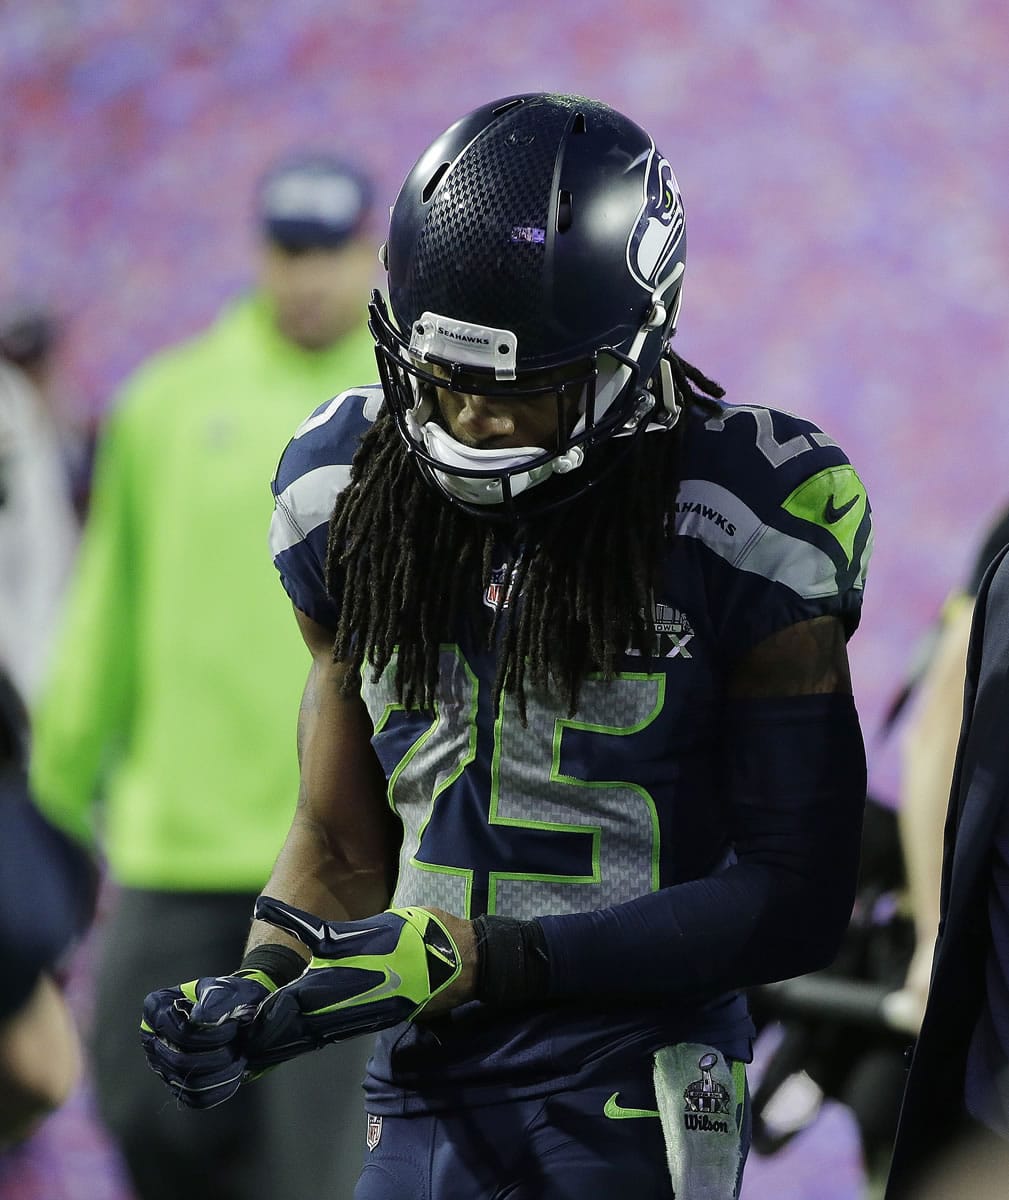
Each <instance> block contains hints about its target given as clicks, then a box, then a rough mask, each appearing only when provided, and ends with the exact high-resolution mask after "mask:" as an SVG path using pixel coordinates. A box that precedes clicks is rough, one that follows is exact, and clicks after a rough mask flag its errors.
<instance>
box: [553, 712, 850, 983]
mask: <svg viewBox="0 0 1009 1200" xmlns="http://www.w3.org/2000/svg"><path fill="white" fill-rule="evenodd" d="M726 728H727V729H729V730H731V731H732V738H731V749H730V754H731V764H732V765H731V780H730V788H731V797H730V805H731V811H732V814H733V815H732V822H733V828H732V830H731V837H732V840H733V843H734V845H735V851H736V859H737V861H736V862H735V863H733V864H732V865H731V866H729V867H727V868H726V869H725V870H723V871H722V872H720V873H719V874H717V875H712V876H709V877H707V878H704V879H696V880H692V881H690V882H686V883H681V884H676V885H674V886H672V887H667V888H663V889H662V890H660V891H657V892H653V893H651V894H649V895H647V896H642V897H641V898H639V899H637V900H631V901H628V902H627V903H624V904H619V905H615V906H613V907H612V908H604V909H599V910H597V911H595V912H588V913H575V914H572V915H566V916H553V917H551V916H547V917H541V918H539V922H538V923H539V925H540V926H541V928H542V931H543V934H544V937H545V941H546V950H547V958H548V960H549V984H548V993H547V994H548V995H549V996H550V997H551V998H558V999H559V998H574V997H579V998H592V997H599V998H603V997H618V996H635V995H652V996H654V995H656V994H663V995H667V996H684V997H686V996H694V995H698V996H710V995H717V994H719V993H721V992H725V991H731V990H736V989H740V988H744V987H750V986H753V985H756V984H761V983H767V982H771V981H773V980H778V979H785V978H789V977H791V976H794V975H800V974H804V973H805V972H807V971H813V970H818V969H820V968H822V967H824V966H826V965H827V964H828V963H830V962H831V960H832V959H833V957H834V955H835V954H836V953H837V949H838V947H839V945H840V941H841V937H842V935H843V934H844V931H845V928H846V926H847V924H848V921H849V918H850V916H851V906H852V902H853V899H854V891H855V879H856V874H857V870H858V857H859V845H860V838H861V828H862V812H863V809H864V804H865V788H866V769H865V751H864V747H863V743H862V735H861V731H860V729H859V724H858V717H857V714H856V712H855V705H854V702H853V700H852V698H851V697H850V696H844V695H825V696H798V697H794V698H792V697H789V698H780V699H779V698H770V699H760V700H739V701H734V702H732V703H731V705H730V711H729V712H728V713H727V718H726Z"/></svg>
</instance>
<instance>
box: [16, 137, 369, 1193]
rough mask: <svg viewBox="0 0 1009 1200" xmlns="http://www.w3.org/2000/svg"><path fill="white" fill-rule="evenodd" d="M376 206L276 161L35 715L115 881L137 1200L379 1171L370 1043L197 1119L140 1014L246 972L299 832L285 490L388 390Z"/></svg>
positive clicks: (91, 562) (67, 823) (109, 427)
mask: <svg viewBox="0 0 1009 1200" xmlns="http://www.w3.org/2000/svg"><path fill="white" fill-rule="evenodd" d="M370 208H371V187H370V184H369V182H368V180H367V179H366V178H365V177H364V176H363V175H362V174H361V172H360V171H359V170H358V169H357V168H356V167H353V166H351V165H349V164H347V163H344V162H341V161H338V160H335V159H331V158H329V157H322V156H318V155H307V156H305V155H302V156H295V157H291V158H285V159H284V160H281V161H280V162H279V163H277V164H275V165H274V167H273V168H271V169H270V170H268V171H267V173H266V175H265V176H264V178H263V180H262V182H261V185H260V188H259V192H258V201H257V215H258V221H259V225H260V229H261V232H262V235H263V236H262V238H261V253H260V258H259V276H258V286H257V288H256V289H255V290H254V291H253V292H252V293H251V294H249V295H246V296H243V297H241V298H239V299H237V300H236V301H234V302H232V303H230V304H229V305H228V306H227V307H225V308H224V310H223V311H222V312H221V313H220V315H219V316H218V317H217V319H216V320H215V321H214V323H213V324H212V325H211V326H210V327H209V328H208V329H207V330H206V331H205V332H203V333H201V334H200V335H199V336H197V337H195V338H194V339H192V340H190V341H188V342H186V343H184V344H183V345H180V346H178V347H176V348H173V349H170V350H168V351H167V352H163V353H160V354H158V355H156V356H155V357H154V358H153V359H151V360H150V361H149V362H147V363H146V364H145V365H143V366H142V367H141V368H140V369H139V370H138V371H137V372H136V374H135V375H134V376H133V377H132V379H130V380H129V381H128V383H127V384H126V386H125V388H124V390H123V392H122V395H121V396H120V397H119V399H118V402H117V403H116V404H115V405H114V406H113V407H112V409H111V411H110V414H109V416H108V418H107V421H106V423H105V426H104V428H103V431H102V436H101V438H100V443H99V447H98V452H97V456H96V464H95V474H94V480H93V491H92V498H91V508H90V513H89V517H88V521H87V524H86V527H85V530H84V534H83V540H82V545H81V549H80V556H79V563H78V567H77V571H76V575H75V578H74V580H73V581H72V584H71V589H70V595H69V599H68V602H67V606H66V610H65V614H64V620H63V625H62V629H61V633H60V637H59V640H58V644H57V646H56V650H55V653H54V655H53V661H54V666H53V668H52V670H51V672H50V675H49V678H48V681H47V685H46V687H45V689H44V692H43V696H42V698H41V700H40V702H39V704H38V706H37V709H36V712H35V714H34V718H35V741H34V748H33V762H32V782H33V785H34V789H35V792H36V795H37V798H38V803H39V805H40V807H41V808H42V810H43V811H44V813H45V814H46V815H47V816H48V817H49V818H50V819H51V820H52V821H53V822H54V823H55V824H57V825H58V826H59V827H61V828H62V829H64V830H65V831H67V832H69V833H71V834H72V835H73V836H75V837H76V838H77V839H79V840H80V841H82V842H85V843H86V844H88V845H90V846H92V847H94V848H95V850H96V853H98V854H100V855H101V856H102V857H103V858H104V859H105V861H106V863H107V869H108V875H109V877H110V879H111V880H112V881H113V883H114V885H115V886H114V887H113V888H112V900H111V904H110V906H109V911H108V915H107V917H106V918H105V919H104V920H103V922H102V923H101V926H100V938H101V942H102V951H101V956H100V961H99V964H98V967H97V983H96V991H97V994H96V996H95V999H94V1005H95V1014H96V1019H95V1021H94V1026H95V1028H94V1034H93V1038H92V1042H91V1053H90V1059H91V1065H92V1069H93V1075H94V1081H95V1087H96V1091H97V1095H98V1100H99V1109H100V1112H101V1115H102V1118H103V1120H104V1122H105V1123H106V1125H107V1127H108V1129H109V1131H110V1132H111V1134H112V1136H113V1138H114V1140H115V1141H116V1143H117V1144H118V1146H119V1147H120V1149H121V1151H122V1154H123V1156H124V1158H125V1161H126V1164H127V1166H128V1169H129V1173H130V1176H131V1178H132V1182H133V1185H134V1188H135V1190H136V1192H137V1194H138V1196H139V1197H140V1198H141V1200H161V1198H162V1197H171V1198H172V1200H177V1198H178V1197H180V1196H185V1197H186V1198H187V1200H201V1198H206V1200H230V1198H231V1197H236V1198H237V1197H239V1196H241V1197H243V1200H250V1198H252V1200H256V1198H258V1197H270V1198H271V1200H276V1198H277V1197H278V1196H283V1197H284V1200H308V1198H309V1197H311V1198H312V1200H316V1198H317V1197H319V1196H325V1197H327V1200H339V1197H341V1196H344V1195H347V1196H349V1195H350V1191H351V1190H352V1186H353V1180H354V1179H356V1176H357V1173H358V1170H359V1166H360V1158H361V1153H362V1151H363V1148H364V1137H365V1128H364V1125H365V1116H364V1108H363V1101H362V1098H361V1090H360V1083H361V1079H362V1077H363V1074H364V1065H365V1061H366V1059H367V1053H368V1047H367V1045H366V1046H365V1047H363V1048H362V1047H359V1046H358V1045H357V1043H354V1044H353V1045H350V1046H348V1047H347V1050H346V1052H345V1053H343V1054H342V1056H341V1055H325V1056H321V1055H320V1056H308V1058H307V1059H306V1060H304V1061H303V1062H302V1063H301V1064H300V1068H304V1069H303V1070H300V1073H299V1071H293V1072H286V1071H285V1072H279V1073H275V1074H271V1075H270V1076H268V1077H267V1078H264V1079H263V1080H262V1081H260V1083H259V1085H257V1086H256V1087H254V1088H249V1089H248V1090H247V1091H245V1092H243V1096H242V1101H243V1103H242V1105H241V1106H235V1107H233V1106H231V1105H228V1106H227V1107H226V1108H224V1109H218V1110H215V1111H214V1112H211V1113H193V1112H190V1111H186V1110H183V1109H180V1108H178V1107H177V1106H174V1105H170V1104H166V1103H165V1100H164V1091H163V1087H162V1085H161V1082H160V1080H158V1078H157V1077H156V1076H155V1075H153V1074H152V1072H151V1071H150V1070H149V1069H148V1068H147V1065H146V1063H145V1061H144V1057H143V1054H142V1053H141V1050H140V1042H139V1034H138V1032H137V1020H136V1014H137V1013H138V1012H139V1011H140V1007H141V1004H142V1002H143V998H144V996H145V994H146V993H147V992H149V991H150V990H151V989H152V988H153V987H155V986H157V985H159V984H160V983H161V982H162V981H163V980H164V979H174V978H195V977H197V976H199V975H202V974H206V972H207V971H208V970H211V969H216V968H217V965H218V964H219V963H221V962H222V961H225V962H227V961H228V960H229V957H230V958H233V959H234V961H235V963H236V964H237V963H238V962H239V960H240V959H241V957H242V948H243V945H244V942H245V939H246V936H247V934H248V929H249V923H250V919H251V916H252V907H253V901H254V898H255V896H256V895H257V893H258V892H259V891H260V890H261V889H262V886H263V884H264V883H265V881H266V879H267V878H268V877H269V874H270V869H271V867H272V864H273V860H274V858H275V856H276V853H277V848H278V847H279V846H280V845H281V844H282V842H283V840H284V834H285V832H286V830H287V828H288V826H289V825H290V822H291V817H292V813H293V810H294V806H295V802H296V799H297V795H298V761H297V745H296V729H295V723H294V720H293V718H292V716H291V714H292V713H294V712H296V711H297V707H298V699H299V697H300V695H301V691H302V687H303V684H304V678H305V671H306V668H307V666H308V662H307V658H306V654H305V651H304V648H303V647H302V646H301V642H300V639H299V638H298V634H297V631H296V629H295V628H294V626H293V625H292V623H291V620H290V609H289V606H288V605H287V604H286V603H285V600H284V596H283V593H282V592H281V591H280V590H279V589H278V588H277V586H276V580H275V577H274V573H273V567H272V564H271V563H270V556H269V554H267V553H266V539H267V532H268V528H269V523H270V515H271V510H272V497H271V494H270V480H271V478H272V475H273V472H274V468H275V467H276V463H277V459H278V457H279V455H280V452H281V450H282V449H283V447H284V444H285V442H286V441H287V440H288V438H289V435H290V431H291V430H292V429H293V428H295V426H296V425H297V424H298V422H299V421H300V420H301V418H302V417H303V415H304V413H305V412H306V411H311V409H312V408H313V407H314V406H315V405H316V404H321V403H323V402H324V401H325V400H327V399H328V398H329V397H331V396H334V395H336V394H337V393H339V392H340V391H342V390H343V389H344V388H345V387H348V386H350V385H352V384H353V385H356V384H360V382H361V380H362V379H368V378H375V377H377V369H376V364H375V357H374V343H373V340H372V337H371V335H370V333H369V331H368V328H367V325H366V321H365V307H366V301H367V295H368V288H369V284H370V283H371V281H372V273H373V269H374V266H375V264H376V261H377V260H376V244H375V243H374V242H373V240H372V239H371V237H370V227H369V212H370ZM306 1145H311V1146H312V1148H313V1149H312V1153H311V1155H310V1156H308V1155H305V1154H304V1147H305V1146H306Z"/></svg>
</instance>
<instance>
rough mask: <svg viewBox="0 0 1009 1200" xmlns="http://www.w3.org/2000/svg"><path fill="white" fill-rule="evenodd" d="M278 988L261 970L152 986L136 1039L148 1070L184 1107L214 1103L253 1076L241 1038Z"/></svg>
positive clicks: (226, 1098)
mask: <svg viewBox="0 0 1009 1200" xmlns="http://www.w3.org/2000/svg"><path fill="white" fill-rule="evenodd" d="M274 991H276V985H275V984H274V983H273V981H272V980H271V979H270V978H269V977H268V976H267V975H265V974H263V973H262V972H261V971H248V972H236V974H234V975H208V976H204V977H203V978H201V979H194V980H192V981H191V982H190V983H183V984H180V985H179V986H178V987H173V988H162V989H161V990H160V991H156V992H151V993H150V994H149V995H148V996H147V998H146V999H145V1000H144V1011H143V1017H142V1019H141V1022H140V1040H141V1042H142V1043H143V1047H144V1053H145V1054H146V1055H147V1062H148V1064H149V1066H150V1068H151V1070H152V1071H154V1072H155V1073H156V1074H158V1075H160V1076H161V1078H162V1079H163V1080H164V1082H165V1083H166V1084H167V1085H168V1087H169V1088H170V1089H171V1091H172V1092H173V1093H174V1094H175V1095H176V1097H177V1098H178V1100H179V1101H180V1102H181V1103H182V1104H185V1105H186V1106H187V1107H188V1108H214V1107H215V1106H216V1105H218V1104H223V1103H224V1101H225V1100H229V1099H230V1098H231V1097H232V1096H233V1095H234V1094H235V1092H237V1091H238V1089H239V1087H240V1086H241V1085H242V1083H243V1082H244V1081H245V1080H246V1079H249V1078H252V1077H253V1076H254V1072H250V1069H249V1065H248V1059H247V1057H246V1052H245V1039H246V1036H247V1034H248V1032H249V1029H250V1028H251V1025H252V1019H253V1017H254V1016H255V1015H256V1011H257V1010H258V1009H259V1006H260V1005H261V1004H262V1002H263V1001H264V1000H265V999H266V997H267V996H269V995H270V994H271V993H272V992H274Z"/></svg>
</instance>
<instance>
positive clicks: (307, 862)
mask: <svg viewBox="0 0 1009 1200" xmlns="http://www.w3.org/2000/svg"><path fill="white" fill-rule="evenodd" d="M263 893H264V894H265V895H268V896H275V897H276V898H277V899H279V900H284V901H285V902H286V903H288V904H292V905H294V906H295V907H296V908H302V909H304V910H306V911H307V912H312V913H316V914H318V915H319V916H320V917H325V918H327V919H329V920H335V921H353V920H358V919H360V918H361V917H367V916H371V915H372V914H373V913H377V912H381V911H382V910H383V909H384V908H386V907H388V904H389V900H390V891H389V880H388V871H387V867H386V861H385V856H384V854H382V853H380V852H379V849H378V848H377V847H375V846H371V847H357V848H351V847H347V846H343V847H340V846H339V845H334V844H332V843H331V841H330V840H329V838H328V837H327V835H326V831H325V829H324V828H321V827H320V826H318V825H317V824H316V823H314V822H313V821H312V820H311V819H309V817H308V816H307V815H306V814H304V812H303V811H302V810H301V809H299V813H298V815H297V816H296V817H295V820H294V823H293V824H292V826H291V831H290V833H289V834H288V837H287V840H286V842H285V843H284V846H283V849H282V850H281V852H280V854H279V855H278V857H277V861H276V863H275V864H274V867H273V872H272V873H271V875H270V879H269V881H268V882H267V884H266V885H265V886H264V888H263ZM278 942H279V943H281V944H283V945H290V946H292V947H293V948H295V949H297V950H298V951H299V952H301V953H304V947H303V946H302V944H301V943H300V942H298V941H297V940H296V939H294V938H291V937H289V936H288V935H287V934H285V933H283V931H281V930H278V929H276V928H275V927H274V926H272V925H267V924H264V923H263V922H261V921H256V922H254V923H253V926H252V930H251V933H250V937H249V942H248V947H247V948H248V949H252V948H254V947H255V946H258V945H261V944H263V943H278Z"/></svg>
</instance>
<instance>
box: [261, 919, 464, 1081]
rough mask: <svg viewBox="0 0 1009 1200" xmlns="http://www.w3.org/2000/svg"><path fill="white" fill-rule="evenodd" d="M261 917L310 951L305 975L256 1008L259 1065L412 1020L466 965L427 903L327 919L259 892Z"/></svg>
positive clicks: (270, 1064) (263, 1065)
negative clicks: (346, 918)
mask: <svg viewBox="0 0 1009 1200" xmlns="http://www.w3.org/2000/svg"><path fill="white" fill-rule="evenodd" d="M255 917H256V919H257V920H259V921H268V922H269V923H270V924H271V925H276V926H277V927H278V928H279V929H284V930H286V931H287V932H288V933H291V934H294V936H295V937H297V938H299V939H300V940H301V941H302V942H303V943H304V944H305V945H306V946H307V947H308V949H309V950H311V952H312V961H311V962H310V963H309V964H308V967H307V968H306V970H305V972H304V974H302V975H301V976H300V977H299V978H298V979H295V980H294V981H293V982H292V983H287V984H285V985H284V986H283V987H281V988H278V989H277V990H276V991H275V992H273V994H272V995H270V996H268V997H267V998H266V1000H265V1001H264V1002H263V1004H262V1005H261V1007H260V1009H259V1011H258V1012H257V1014H256V1017H255V1020H254V1022H253V1026H252V1030H251V1033H250V1036H249V1040H248V1043H247V1054H248V1061H249V1063H250V1065H251V1066H253V1067H254V1068H255V1069H257V1070H260V1069H263V1068H264V1067H268V1066H272V1065H273V1064H274V1063H278V1062H283V1061H285V1060H286V1059H289V1058H293V1057H294V1056H295V1055H297V1054H301V1053H303V1052H304V1051H306V1050H316V1049H318V1048H319V1047H321V1046H324V1045H326V1044H327V1043H329V1042H341V1041H344V1040H346V1039H347V1038H352V1037H356V1036H357V1035H359V1034H364V1033H375V1032H377V1031H378V1030H380V1029H387V1028H388V1027H389V1026H390V1025H398V1024H399V1023H400V1022H401V1021H412V1020H413V1019H414V1018H415V1017H416V1016H417V1015H418V1014H419V1013H420V1012H422V1011H423V1009H424V1006H425V1005H426V1004H427V1003H428V1002H429V1001H430V1000H431V999H432V997H434V996H436V995H438V993H439V992H442V991H444V989H445V988H447V987H448V986H449V984H450V983H452V981H453V980H454V979H456V978H457V977H458V975H459V973H460V971H461V970H462V962H461V958H460V954H459V949H458V947H457V946H456V944H455V942H454V941H453V939H452V937H451V935H450V934H449V932H448V930H447V929H446V928H445V926H444V925H443V924H442V922H441V921H439V920H438V918H437V917H436V916H434V915H433V914H432V913H430V912H428V911H427V910H426V909H423V908H391V909H387V910H386V911H385V912H381V913H378V914H377V915H376V916H374V917H369V918H368V919H367V920H364V921H325V920H323V919H322V918H321V917H315V916H313V915H312V914H311V913H307V912H302V911H301V910H300V909H297V908H292V907H291V906H290V905H288V904H284V903H282V902H281V901H280V900H274V899H272V898H271V897H269V896H260V897H259V899H258V900H257V901H256V907H255Z"/></svg>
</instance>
